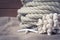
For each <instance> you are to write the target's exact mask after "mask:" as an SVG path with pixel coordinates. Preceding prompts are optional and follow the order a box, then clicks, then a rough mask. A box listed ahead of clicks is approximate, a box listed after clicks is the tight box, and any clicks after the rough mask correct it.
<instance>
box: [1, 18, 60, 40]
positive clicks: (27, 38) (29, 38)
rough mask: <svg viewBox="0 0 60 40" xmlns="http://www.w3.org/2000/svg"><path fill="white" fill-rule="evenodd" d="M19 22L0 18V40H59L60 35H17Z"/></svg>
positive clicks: (14, 19)
mask: <svg viewBox="0 0 60 40" xmlns="http://www.w3.org/2000/svg"><path fill="white" fill-rule="evenodd" d="M18 25H19V21H18V20H17V18H15V17H0V40H60V34H56V35H52V36H47V35H46V34H37V33H36V34H35V33H28V34H25V33H24V32H21V33H18V32H17V30H18V29H20V27H19V26H18Z"/></svg>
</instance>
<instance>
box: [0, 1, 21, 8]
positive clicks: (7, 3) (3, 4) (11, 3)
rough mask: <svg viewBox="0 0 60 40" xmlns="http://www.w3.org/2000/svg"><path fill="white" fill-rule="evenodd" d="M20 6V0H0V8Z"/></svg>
mask: <svg viewBox="0 0 60 40" xmlns="http://www.w3.org/2000/svg"><path fill="white" fill-rule="evenodd" d="M21 6H22V4H21V1H20V0H0V9H2V8H20V7H21Z"/></svg>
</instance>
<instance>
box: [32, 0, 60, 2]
mask: <svg viewBox="0 0 60 40" xmlns="http://www.w3.org/2000/svg"><path fill="white" fill-rule="evenodd" d="M33 1H35V2H36V1H37V2H42V1H44V2H46V1H54V2H55V1H58V2H59V1H60V0H33Z"/></svg>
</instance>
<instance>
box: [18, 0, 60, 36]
mask: <svg viewBox="0 0 60 40" xmlns="http://www.w3.org/2000/svg"><path fill="white" fill-rule="evenodd" d="M44 1H45V2H44ZM59 2H60V0H32V2H28V1H26V4H24V6H23V7H22V8H21V9H19V10H18V17H20V18H21V23H22V24H20V26H21V27H24V28H26V27H29V26H31V25H30V24H35V25H37V23H38V24H39V23H40V22H41V23H42V24H41V25H43V26H41V25H40V26H39V27H38V32H39V33H44V32H47V34H48V35H51V32H52V31H53V28H54V26H55V27H56V26H57V25H58V18H57V17H58V15H55V16H54V13H60V3H59ZM51 13H52V14H51ZM22 14H26V16H23V15H22ZM19 15H20V16H19ZM47 15H48V16H47ZM43 16H44V18H43ZM54 17H55V18H54ZM38 19H41V20H40V21H39V20H38ZM46 22H47V23H46ZM45 23H46V24H45ZM53 23H54V24H53ZM37 26H38V25H37ZM41 28H42V29H41ZM40 29H41V30H40ZM18 31H26V32H27V31H32V32H35V33H37V31H35V30H31V29H22V30H18Z"/></svg>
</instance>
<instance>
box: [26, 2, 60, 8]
mask: <svg viewBox="0 0 60 40" xmlns="http://www.w3.org/2000/svg"><path fill="white" fill-rule="evenodd" d="M42 5H49V6H56V7H59V6H60V3H59V2H29V3H26V4H25V6H26V7H29V6H33V7H34V6H42Z"/></svg>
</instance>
